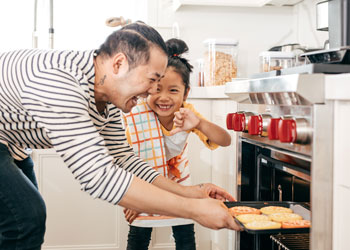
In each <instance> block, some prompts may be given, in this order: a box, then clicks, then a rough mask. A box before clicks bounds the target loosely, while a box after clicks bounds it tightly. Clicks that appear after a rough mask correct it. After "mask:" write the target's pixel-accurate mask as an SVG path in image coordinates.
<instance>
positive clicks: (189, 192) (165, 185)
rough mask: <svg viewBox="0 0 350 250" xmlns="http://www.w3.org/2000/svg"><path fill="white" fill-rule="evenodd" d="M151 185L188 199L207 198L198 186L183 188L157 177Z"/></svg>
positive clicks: (173, 182) (162, 177)
mask: <svg viewBox="0 0 350 250" xmlns="http://www.w3.org/2000/svg"><path fill="white" fill-rule="evenodd" d="M152 184H153V185H155V186H157V187H159V188H161V189H163V190H166V191H168V192H171V193H173V194H177V195H180V196H183V197H188V198H205V197H208V196H206V195H205V192H204V191H203V190H201V189H200V186H199V185H198V186H184V185H181V184H179V183H177V182H175V181H172V180H169V179H167V178H165V177H164V176H161V175H160V176H157V178H156V179H155V180H154V181H153V182H152Z"/></svg>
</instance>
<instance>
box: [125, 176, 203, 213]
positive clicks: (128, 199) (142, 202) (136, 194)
mask: <svg viewBox="0 0 350 250" xmlns="http://www.w3.org/2000/svg"><path fill="white" fill-rule="evenodd" d="M157 179H158V177H157ZM164 179H165V178H164ZM157 184H159V185H160V186H159V187H157V185H152V184H149V183H147V182H144V181H142V180H141V179H139V178H138V177H134V178H133V181H132V183H131V186H130V187H129V189H128V191H127V193H126V194H125V196H124V197H123V198H122V200H121V201H120V203H119V205H121V206H123V207H126V208H130V209H133V210H136V211H139V212H146V213H151V214H162V215H169V216H176V217H182V218H191V217H192V211H193V206H195V205H196V202H195V201H194V200H193V199H188V198H184V197H182V196H183V195H181V193H182V192H184V191H182V190H181V187H177V186H181V185H179V184H177V183H175V184H176V185H174V188H173V189H174V190H172V191H174V192H169V191H167V189H165V190H164V189H163V188H162V186H163V185H166V183H163V182H162V181H161V180H158V181H157ZM171 186H172V185H171ZM140 190H142V192H140ZM176 192H179V193H180V194H179V195H177V194H176ZM192 203H193V206H192V205H191V204H192Z"/></svg>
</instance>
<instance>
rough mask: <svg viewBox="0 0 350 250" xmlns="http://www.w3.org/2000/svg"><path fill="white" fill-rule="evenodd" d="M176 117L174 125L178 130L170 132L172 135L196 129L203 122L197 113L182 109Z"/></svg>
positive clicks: (176, 113)
mask: <svg viewBox="0 0 350 250" xmlns="http://www.w3.org/2000/svg"><path fill="white" fill-rule="evenodd" d="M174 115H175V117H174V125H175V127H176V128H175V129H173V130H172V131H171V132H170V134H171V135H174V134H176V133H178V132H181V131H188V130H191V129H193V128H196V127H197V126H198V125H199V123H200V121H201V120H200V118H199V117H197V116H196V115H195V113H193V112H192V111H191V110H189V109H186V108H180V110H179V111H177V112H175V113H174Z"/></svg>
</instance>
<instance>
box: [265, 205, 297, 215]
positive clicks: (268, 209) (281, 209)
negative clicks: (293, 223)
mask: <svg viewBox="0 0 350 250" xmlns="http://www.w3.org/2000/svg"><path fill="white" fill-rule="evenodd" d="M260 211H261V212H262V213H263V214H275V213H293V210H292V209H290V208H287V207H280V206H268V207H262V208H260Z"/></svg>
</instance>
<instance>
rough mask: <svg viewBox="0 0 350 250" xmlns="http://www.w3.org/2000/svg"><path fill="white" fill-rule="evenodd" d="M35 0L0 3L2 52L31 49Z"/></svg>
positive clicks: (0, 43) (13, 0) (0, 45)
mask: <svg viewBox="0 0 350 250" xmlns="http://www.w3.org/2000/svg"><path fill="white" fill-rule="evenodd" d="M33 13H34V0H11V1H4V0H1V1H0V52H1V51H6V50H10V49H20V48H31V47H32V30H33V23H34V21H33V17H34V14H33Z"/></svg>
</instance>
